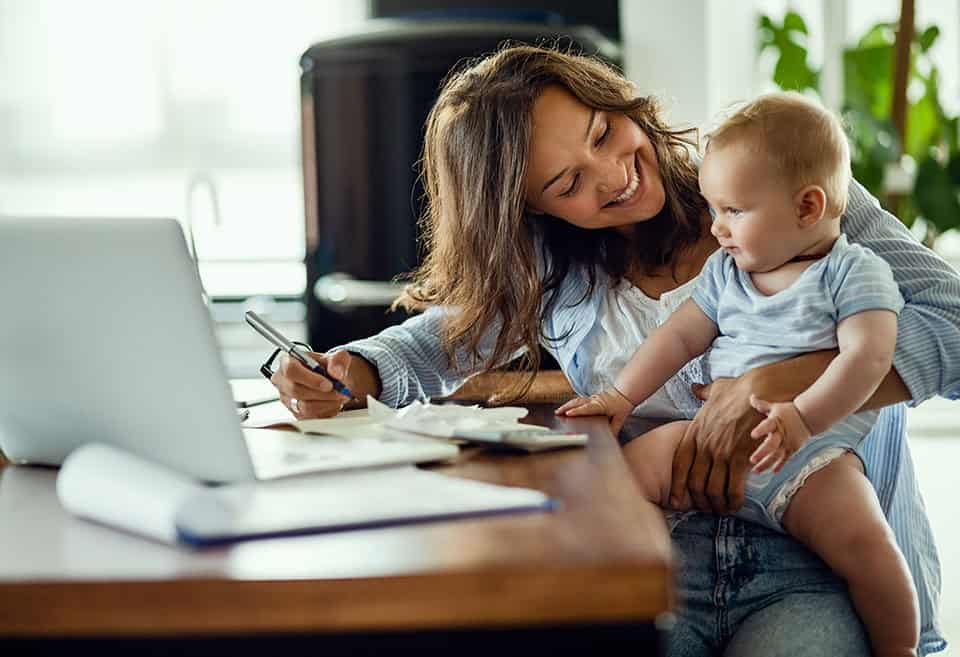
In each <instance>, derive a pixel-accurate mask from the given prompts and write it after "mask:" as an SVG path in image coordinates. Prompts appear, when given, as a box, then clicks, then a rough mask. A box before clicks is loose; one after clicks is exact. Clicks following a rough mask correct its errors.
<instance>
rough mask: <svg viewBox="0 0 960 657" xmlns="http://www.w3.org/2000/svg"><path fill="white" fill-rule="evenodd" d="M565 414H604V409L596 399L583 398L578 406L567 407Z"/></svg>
mask: <svg viewBox="0 0 960 657" xmlns="http://www.w3.org/2000/svg"><path fill="white" fill-rule="evenodd" d="M566 415H606V411H605V410H604V408H603V404H601V403H600V402H598V401H597V400H595V399H585V400H584V402H583V403H582V404H580V405H579V406H574V407H573V408H570V409H568V410H567V411H566Z"/></svg>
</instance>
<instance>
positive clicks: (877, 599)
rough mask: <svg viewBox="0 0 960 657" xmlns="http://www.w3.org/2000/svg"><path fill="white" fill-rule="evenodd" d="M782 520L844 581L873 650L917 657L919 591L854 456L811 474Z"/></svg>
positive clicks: (875, 652)
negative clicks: (915, 588) (915, 587)
mask: <svg viewBox="0 0 960 657" xmlns="http://www.w3.org/2000/svg"><path fill="white" fill-rule="evenodd" d="M783 526H784V528H785V529H786V530H787V532H789V533H790V535H791V536H793V537H794V538H797V539H798V540H800V541H801V542H803V543H804V544H805V545H806V546H807V547H809V548H810V549H811V550H813V551H814V552H816V553H817V554H818V555H819V556H820V557H821V558H822V559H823V560H824V561H826V562H827V565H829V566H830V567H831V568H832V569H833V570H834V572H836V573H837V574H838V575H840V576H841V577H843V578H844V579H846V580H847V585H848V586H849V588H850V597H851V598H852V600H853V604H854V606H855V607H856V608H857V613H859V614H860V618H861V619H862V620H863V623H864V625H866V627H867V632H868V633H869V635H870V643H871V644H872V645H873V650H874V654H875V655H879V656H887V655H916V646H917V642H918V636H919V620H918V619H919V615H920V614H919V611H918V603H917V593H916V591H915V590H914V588H913V580H912V579H911V577H910V571H909V570H908V569H907V563H906V561H905V560H904V558H903V554H901V552H900V549H899V548H898V547H897V543H896V541H895V539H894V536H893V531H892V530H891V529H890V526H889V525H888V524H887V521H886V519H885V518H884V516H883V511H882V510H881V509H880V503H879V501H878V500H877V494H876V493H875V492H874V490H873V487H872V486H871V485H870V482H869V481H867V478H866V477H865V476H864V474H863V468H862V466H861V464H860V460H859V459H858V458H857V457H856V456H854V455H853V454H845V455H844V456H841V457H840V458H838V459H836V460H835V461H833V462H831V463H830V465H827V466H825V467H824V468H823V469H822V470H819V471H818V472H815V473H814V474H812V475H810V478H809V479H807V482H806V483H805V484H804V485H803V486H802V487H801V488H800V490H798V491H797V492H796V494H795V495H794V496H793V499H792V500H791V501H790V504H789V506H788V507H787V510H786V512H785V513H784V515H783Z"/></svg>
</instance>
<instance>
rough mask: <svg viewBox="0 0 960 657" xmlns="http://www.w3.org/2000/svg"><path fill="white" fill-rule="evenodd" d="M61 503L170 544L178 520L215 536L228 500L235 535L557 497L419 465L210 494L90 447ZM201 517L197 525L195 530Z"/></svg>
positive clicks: (66, 472) (71, 473) (420, 516)
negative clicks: (208, 506) (213, 514)
mask: <svg viewBox="0 0 960 657" xmlns="http://www.w3.org/2000/svg"><path fill="white" fill-rule="evenodd" d="M57 497H58V498H59V499H60V503H61V504H62V505H63V507H64V508H65V509H66V510H67V511H69V512H71V513H73V514H75V515H78V516H81V517H84V518H89V519H91V520H95V521H97V522H100V523H103V524H105V525H112V526H114V527H118V528H120V529H124V530H127V531H130V532H134V533H137V534H141V535H143V536H147V537H150V538H153V539H156V540H160V541H164V542H166V543H176V542H177V536H178V535H177V519H178V517H179V518H181V520H182V521H183V522H184V523H186V525H185V526H186V527H187V528H188V529H191V530H192V531H193V532H194V534H195V535H198V536H202V535H203V534H204V532H210V531H214V532H215V531H216V530H218V529H220V527H219V526H216V520H215V519H214V526H208V527H205V526H204V525H203V522H204V520H203V519H204V518H209V516H206V515H204V514H200V516H199V517H200V518H201V521H200V524H197V521H196V518H197V517H198V516H197V515H196V514H191V510H192V509H196V508H197V507H196V505H197V504H198V503H199V504H201V505H202V504H205V503H209V502H210V501H214V502H217V501H222V502H223V503H225V504H228V505H230V509H231V510H232V513H231V518H232V519H233V521H231V524H230V529H231V532H232V533H231V534H229V535H231V536H237V537H240V536H243V535H249V534H257V533H267V532H284V531H295V530H303V529H322V528H327V529H336V528H338V527H339V528H348V527H355V526H365V525H377V524H383V523H388V522H391V521H404V522H412V521H422V520H429V519H431V518H438V517H450V516H462V515H471V514H479V513H492V512H497V511H509V510H531V509H539V508H544V509H546V508H547V505H548V503H549V498H548V497H547V496H546V495H544V494H543V493H541V492H539V491H536V490H531V489H526V488H513V487H507V486H499V485H495V484H487V483H483V482H478V481H471V480H467V479H461V478H458V477H449V476H447V475H442V474H438V473H435V472H428V471H425V470H419V469H417V468H415V467H413V466H410V465H402V466H392V467H385V468H379V469H369V470H356V471H349V472H332V473H323V474H313V475H307V476H301V477H294V478H290V479H283V480H278V481H272V482H249V483H242V484H233V485H229V486H219V487H208V486H203V485H201V484H199V483H195V482H193V481H192V480H190V479H188V478H187V477H185V476H182V475H179V474H177V473H175V472H173V471H171V470H169V469H167V468H166V467H164V466H161V465H157V464H154V463H152V462H149V461H146V460H144V459H142V458H140V457H137V456H134V455H133V454H130V453H127V452H125V451H123V450H121V449H119V448H116V447H112V446H109V445H101V444H95V443H92V444H87V445H84V446H82V447H80V448H78V449H76V450H74V452H72V453H71V454H70V455H69V456H68V457H67V459H66V460H65V461H64V464H63V466H62V467H61V468H60V472H59V474H58V475H57ZM191 518H193V520H194V524H193V525H192V526H191V525H190V524H189V523H190V521H191Z"/></svg>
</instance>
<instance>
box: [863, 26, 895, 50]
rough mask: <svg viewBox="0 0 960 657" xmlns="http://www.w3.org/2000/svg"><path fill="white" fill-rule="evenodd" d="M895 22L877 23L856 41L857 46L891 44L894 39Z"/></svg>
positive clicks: (869, 46)
mask: <svg viewBox="0 0 960 657" xmlns="http://www.w3.org/2000/svg"><path fill="white" fill-rule="evenodd" d="M896 29H897V26H896V24H895V23H877V24H876V25H874V26H873V27H871V28H870V29H869V30H867V33H866V34H864V35H863V36H862V37H860V41H858V42H857V47H858V48H875V47H877V46H892V45H893V43H894V41H895V40H896Z"/></svg>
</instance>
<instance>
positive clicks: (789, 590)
mask: <svg viewBox="0 0 960 657" xmlns="http://www.w3.org/2000/svg"><path fill="white" fill-rule="evenodd" d="M668 524H669V526H670V528H671V535H672V538H673V550H674V558H675V560H676V561H675V563H676V574H677V595H678V600H677V609H676V612H675V616H676V624H675V625H674V627H673V628H672V630H670V631H669V632H668V635H667V655H668V656H669V657H694V656H695V657H707V656H719V655H723V656H724V657H741V656H743V657H746V656H753V655H764V657H780V656H783V657H786V656H788V655H789V656H790V657H821V656H826V655H831V656H832V655H844V656H845V657H860V656H863V657H869V656H870V644H869V640H868V638H867V634H866V631H865V629H864V627H863V625H862V624H861V623H860V619H859V618H858V617H857V614H856V611H855V610H854V608H853V604H852V603H851V601H850V597H849V596H848V595H847V586H846V583H845V582H844V581H843V580H842V579H840V578H839V577H837V576H836V575H834V574H833V572H832V571H831V570H830V569H829V568H828V567H827V565H826V564H825V563H824V562H823V561H821V560H820V558H819V557H817V556H816V555H815V554H814V553H813V552H811V551H810V550H808V549H807V548H806V547H804V546H803V545H802V544H801V543H800V542H799V541H796V540H795V539H793V538H791V537H789V536H787V535H786V534H780V533H778V532H774V531H772V530H770V529H767V528H765V527H761V526H760V525H756V524H754V523H751V522H747V521H744V520H740V519H738V518H734V517H732V516H718V515H713V514H709V513H697V512H692V513H683V514H671V515H670V516H669V517H668Z"/></svg>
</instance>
